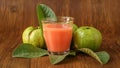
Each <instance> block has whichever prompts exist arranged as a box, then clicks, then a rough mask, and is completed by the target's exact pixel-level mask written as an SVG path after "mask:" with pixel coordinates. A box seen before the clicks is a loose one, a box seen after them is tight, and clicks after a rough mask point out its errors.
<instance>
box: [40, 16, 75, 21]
mask: <svg viewBox="0 0 120 68" xmlns="http://www.w3.org/2000/svg"><path fill="white" fill-rule="evenodd" d="M57 19H68V20H69V21H74V18H73V17H70V16H58V17H56V19H55V18H50V17H47V18H44V19H42V20H41V21H42V22H48V21H51V22H52V21H53V22H57V21H59V20H57Z"/></svg>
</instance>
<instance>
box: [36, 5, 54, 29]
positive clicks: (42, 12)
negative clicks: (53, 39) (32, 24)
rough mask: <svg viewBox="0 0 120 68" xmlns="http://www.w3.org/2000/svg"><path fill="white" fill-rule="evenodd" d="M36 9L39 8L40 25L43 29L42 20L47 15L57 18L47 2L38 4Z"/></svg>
mask: <svg viewBox="0 0 120 68" xmlns="http://www.w3.org/2000/svg"><path fill="white" fill-rule="evenodd" d="M36 9H37V17H38V21H39V26H40V28H41V29H42V23H41V20H43V19H45V18H47V17H49V18H52V19H55V20H56V15H55V13H54V11H53V10H52V9H51V8H50V7H49V6H47V5H45V4H38V5H37V8H36Z"/></svg>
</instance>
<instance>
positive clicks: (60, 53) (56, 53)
mask: <svg viewBox="0 0 120 68" xmlns="http://www.w3.org/2000/svg"><path fill="white" fill-rule="evenodd" d="M68 52H69V50H68V51H64V52H50V51H49V55H65V54H67V53H68Z"/></svg>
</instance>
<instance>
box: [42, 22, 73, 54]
mask: <svg viewBox="0 0 120 68" xmlns="http://www.w3.org/2000/svg"><path fill="white" fill-rule="evenodd" d="M43 32H44V38H45V41H46V44H47V49H48V51H50V52H64V51H68V50H69V48H70V43H71V39H72V27H71V25H70V24H58V23H57V24H50V23H49V24H44V25H43Z"/></svg>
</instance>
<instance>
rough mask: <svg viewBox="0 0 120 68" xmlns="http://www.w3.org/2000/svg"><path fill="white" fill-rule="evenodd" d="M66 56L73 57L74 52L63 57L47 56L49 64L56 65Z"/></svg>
mask: <svg viewBox="0 0 120 68" xmlns="http://www.w3.org/2000/svg"><path fill="white" fill-rule="evenodd" d="M68 55H72V56H75V55H76V52H75V51H70V52H68V53H67V54H65V55H49V58H50V62H51V63H52V64H57V63H59V62H61V61H63V60H64V59H65V58H66V56H68Z"/></svg>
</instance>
